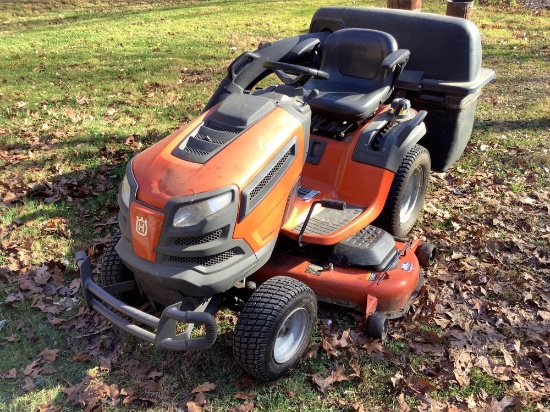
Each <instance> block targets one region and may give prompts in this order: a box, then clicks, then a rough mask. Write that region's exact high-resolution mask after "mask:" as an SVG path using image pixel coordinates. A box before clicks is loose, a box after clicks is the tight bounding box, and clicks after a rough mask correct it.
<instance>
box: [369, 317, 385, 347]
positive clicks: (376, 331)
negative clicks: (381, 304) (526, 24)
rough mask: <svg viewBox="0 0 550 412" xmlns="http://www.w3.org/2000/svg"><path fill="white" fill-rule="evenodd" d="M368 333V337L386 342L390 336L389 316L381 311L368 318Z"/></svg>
mask: <svg viewBox="0 0 550 412" xmlns="http://www.w3.org/2000/svg"><path fill="white" fill-rule="evenodd" d="M366 334H367V337H368V338H371V339H379V340H380V341H381V342H385V341H386V340H387V338H388V318H387V316H386V315H384V314H383V313H380V312H374V313H373V314H372V315H370V316H369V317H368V318H367V324H366Z"/></svg>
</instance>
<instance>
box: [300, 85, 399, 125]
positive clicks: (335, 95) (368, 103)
mask: <svg viewBox="0 0 550 412" xmlns="http://www.w3.org/2000/svg"><path fill="white" fill-rule="evenodd" d="M319 82H322V80H321V81H319ZM326 83H327V86H325V87H323V85H322V84H320V85H319V86H318V87H313V88H312V89H315V88H316V89H317V90H319V96H318V97H316V98H315V99H312V100H310V101H309V102H308V104H309V106H310V107H311V110H313V112H314V113H319V114H323V115H326V116H329V117H334V118H338V119H341V120H352V121H356V120H362V119H367V118H369V117H370V116H372V115H373V114H374V113H375V112H376V110H377V109H378V106H379V105H380V102H381V101H383V100H385V99H386V96H387V94H388V93H389V91H390V90H389V89H390V88H389V86H386V87H383V88H381V89H376V90H374V91H372V92H370V93H357V92H350V91H349V88H348V87H340V86H338V85H335V84H328V82H326ZM312 85H313V86H315V84H312Z"/></svg>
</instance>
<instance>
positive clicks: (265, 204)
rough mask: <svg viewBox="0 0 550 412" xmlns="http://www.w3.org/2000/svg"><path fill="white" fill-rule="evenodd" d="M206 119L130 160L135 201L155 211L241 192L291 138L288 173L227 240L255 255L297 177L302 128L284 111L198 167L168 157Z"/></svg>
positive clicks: (273, 231)
mask: <svg viewBox="0 0 550 412" xmlns="http://www.w3.org/2000/svg"><path fill="white" fill-rule="evenodd" d="M206 115H207V114H206ZM206 115H203V116H201V117H199V118H198V119H197V120H196V121H194V122H193V123H191V124H189V125H188V126H187V127H184V128H183V129H181V130H179V131H177V132H175V133H173V134H172V135H170V136H168V137H167V138H166V139H165V140H164V142H159V143H157V144H156V145H154V146H152V147H151V148H149V149H148V150H146V151H144V152H142V153H140V154H139V155H137V156H136V157H135V159H134V162H133V173H134V176H135V178H136V180H137V182H138V185H139V187H138V191H137V199H138V200H139V201H141V202H143V203H145V204H147V205H151V206H153V207H154V208H156V209H159V210H160V209H162V208H163V207H164V206H165V205H166V203H167V202H168V201H169V200H171V199H173V198H177V197H181V196H192V195H193V194H196V193H204V192H209V191H213V190H218V189H220V188H222V187H226V186H229V185H237V186H238V188H239V191H242V189H243V188H245V187H246V185H247V184H248V183H250V182H251V180H252V179H254V178H255V177H256V175H257V173H258V172H259V171H260V170H262V169H263V168H264V167H265V166H266V165H267V164H268V163H269V161H270V160H271V159H273V157H274V156H275V155H276V154H277V153H279V152H280V150H282V149H283V147H284V146H285V144H287V143H288V142H289V141H290V140H291V139H292V138H294V137H296V140H297V141H296V158H295V160H294V162H293V163H292V165H291V166H290V168H289V169H288V170H287V171H286V173H285V175H284V176H283V177H282V178H281V180H280V181H279V182H278V183H277V185H276V186H275V187H273V188H272V190H271V191H270V193H269V194H268V195H267V196H266V197H265V199H264V200H263V201H262V202H261V203H260V204H259V205H258V206H257V207H256V208H254V209H253V210H252V211H251V212H250V213H249V215H248V216H246V217H245V218H244V219H243V220H242V221H241V222H237V224H236V226H235V230H234V234H233V237H234V238H235V239H237V238H238V239H245V240H246V241H247V243H248V244H249V245H250V247H251V248H252V249H253V250H254V251H257V250H258V249H260V248H261V247H263V246H265V245H266V244H267V243H269V242H270V241H271V240H273V239H274V238H275V237H276V236H277V235H278V231H279V228H280V226H281V221H282V218H283V214H284V210H285V207H286V201H287V198H288V194H289V192H290V190H291V189H292V187H293V185H294V183H295V182H296V180H297V179H298V177H299V175H300V173H301V171H302V167H303V162H304V159H305V153H304V150H305V148H304V146H305V144H304V130H303V125H302V123H300V121H299V120H298V119H296V118H295V117H294V116H292V115H291V114H289V113H288V112H287V111H285V110H284V109H282V108H275V109H274V110H273V111H272V112H270V113H269V114H268V115H266V116H265V118H263V119H262V120H261V121H259V122H258V123H256V124H255V125H253V126H252V127H250V128H249V129H248V130H246V131H245V132H243V133H242V134H241V135H240V136H239V137H238V138H237V139H235V140H234V141H232V142H231V143H229V144H228V145H227V146H226V147H225V148H224V149H223V150H221V151H220V152H219V153H217V154H216V155H215V156H214V157H213V158H212V159H210V160H209V161H207V162H206V163H204V164H198V163H193V162H188V161H184V160H182V159H179V158H177V157H175V156H173V155H172V154H171V153H172V151H173V150H174V148H176V147H177V146H178V145H179V144H180V143H181V142H182V141H183V139H184V138H185V137H186V136H187V135H188V134H189V133H191V132H192V131H193V130H194V129H195V128H197V127H198V126H199V125H200V124H201V122H202V121H203V120H204V117H205V116H206ZM143 182H147V183H148V184H144V183H143ZM154 246H156V245H154Z"/></svg>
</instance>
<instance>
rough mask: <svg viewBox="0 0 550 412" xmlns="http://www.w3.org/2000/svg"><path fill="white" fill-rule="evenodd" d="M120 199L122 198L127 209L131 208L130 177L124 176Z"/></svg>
mask: <svg viewBox="0 0 550 412" xmlns="http://www.w3.org/2000/svg"><path fill="white" fill-rule="evenodd" d="M120 197H121V198H122V202H124V204H125V205H126V207H128V208H129V207H130V183H129V182H128V176H126V175H124V179H123V180H122V186H121V188H120Z"/></svg>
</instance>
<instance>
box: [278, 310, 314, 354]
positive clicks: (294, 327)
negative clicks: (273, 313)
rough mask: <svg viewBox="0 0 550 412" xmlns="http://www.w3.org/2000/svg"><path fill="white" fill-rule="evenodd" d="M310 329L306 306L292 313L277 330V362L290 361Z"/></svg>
mask: <svg viewBox="0 0 550 412" xmlns="http://www.w3.org/2000/svg"><path fill="white" fill-rule="evenodd" d="M307 329H308V315H307V311H306V310H305V309H304V308H298V309H295V310H294V311H293V312H292V313H290V314H289V315H288V316H287V318H286V319H285V321H284V322H283V324H282V325H281V328H280V329H279V331H278V332H277V338H276V340H275V346H274V348H273V359H275V362H277V363H285V362H288V361H289V360H290V359H291V358H292V357H293V356H294V355H295V354H296V351H297V350H298V349H299V347H300V344H301V343H302V341H303V339H304V337H305V334H306V331H307Z"/></svg>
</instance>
